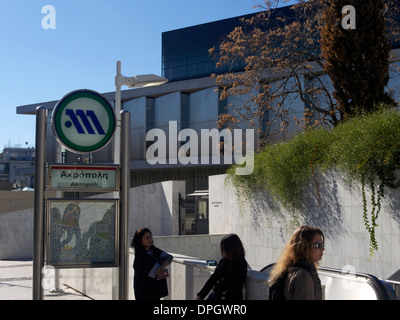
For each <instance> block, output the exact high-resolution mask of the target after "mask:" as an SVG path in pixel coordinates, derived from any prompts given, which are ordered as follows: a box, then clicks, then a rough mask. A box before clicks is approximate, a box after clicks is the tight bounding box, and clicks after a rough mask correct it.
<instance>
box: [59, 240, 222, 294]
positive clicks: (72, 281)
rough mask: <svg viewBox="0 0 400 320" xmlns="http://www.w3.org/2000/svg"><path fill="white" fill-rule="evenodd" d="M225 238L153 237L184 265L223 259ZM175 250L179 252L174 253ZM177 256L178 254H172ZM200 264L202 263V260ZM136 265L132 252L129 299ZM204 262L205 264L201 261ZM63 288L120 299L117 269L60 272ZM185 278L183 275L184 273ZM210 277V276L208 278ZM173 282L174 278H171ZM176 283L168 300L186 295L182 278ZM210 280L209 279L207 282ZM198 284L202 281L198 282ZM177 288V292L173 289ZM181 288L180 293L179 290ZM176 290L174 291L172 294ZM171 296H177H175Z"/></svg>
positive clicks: (130, 258)
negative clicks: (221, 244)
mask: <svg viewBox="0 0 400 320" xmlns="http://www.w3.org/2000/svg"><path fill="white" fill-rule="evenodd" d="M223 236H224V235H213V236H209V235H195V236H170V237H157V236H156V237H154V243H155V245H156V246H157V247H159V248H160V249H162V250H164V251H166V252H169V253H171V254H172V255H173V256H174V260H175V261H178V262H179V261H181V260H182V257H185V261H189V260H191V261H198V260H199V258H196V257H203V258H204V259H205V260H217V261H219V259H221V254H220V249H219V248H220V247H219V243H220V241H221V239H222V238H223ZM174 249H176V250H177V251H174ZM173 252H178V253H173ZM200 260H201V259H200ZM133 261H134V251H133V249H130V256H129V265H130V266H131V268H130V269H129V297H130V299H134V297H135V295H134V292H133V277H134V271H133ZM202 261H204V260H202ZM171 268H172V271H171V272H174V274H175V275H176V277H180V276H182V275H179V274H180V272H179V266H176V267H175V264H173V266H171V267H169V269H170V270H171ZM60 275H61V278H60V284H67V285H68V286H70V287H72V288H74V289H76V290H78V291H80V292H83V293H85V294H86V295H88V296H89V297H91V298H93V299H100V300H113V299H118V268H92V269H62V270H61V271H60ZM183 275H184V273H183ZM208 276H209V275H208ZM171 278H172V277H171ZM174 280H176V281H177V282H176V283H174V284H173V285H172V284H171V282H170V279H168V281H169V283H168V288H170V296H169V297H166V299H171V298H177V296H179V293H178V292H179V291H183V292H184V291H185V290H184V289H183V288H182V285H183V284H182V283H181V282H180V280H179V278H175V277H174ZM205 280H207V279H205ZM196 281H199V279H197V280H196ZM172 288H175V289H172ZM177 288H179V290H178V289H177ZM171 290H173V291H171ZM172 292H174V294H173V295H172Z"/></svg>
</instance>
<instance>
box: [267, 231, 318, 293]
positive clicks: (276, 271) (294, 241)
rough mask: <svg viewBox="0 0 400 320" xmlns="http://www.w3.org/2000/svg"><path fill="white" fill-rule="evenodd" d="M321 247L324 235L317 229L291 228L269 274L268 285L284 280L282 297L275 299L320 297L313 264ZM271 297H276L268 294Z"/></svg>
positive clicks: (315, 263) (316, 274) (316, 262)
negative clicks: (290, 233) (286, 240)
mask: <svg viewBox="0 0 400 320" xmlns="http://www.w3.org/2000/svg"><path fill="white" fill-rule="evenodd" d="M324 249H325V236H324V234H323V232H322V231H321V230H320V229H318V228H315V227H311V226H301V227H299V228H297V229H296V230H295V231H294V233H293V234H292V236H291V238H290V239H289V241H288V243H287V244H286V246H285V248H284V249H283V251H282V254H281V255H280V257H279V259H278V261H277V263H276V264H275V266H274V268H273V269H272V271H271V274H270V277H269V285H270V287H272V286H273V285H274V284H275V283H276V282H278V281H282V283H283V285H282V293H279V295H280V296H282V297H281V298H278V297H277V298H275V299H276V300H278V299H285V300H322V289H321V281H320V279H319V277H318V273H317V270H316V266H317V265H318V261H319V260H321V259H322V256H323V252H324ZM270 297H271V298H270V299H273V300H275V299H274V298H273V295H271V293H270Z"/></svg>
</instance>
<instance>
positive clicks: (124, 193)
mask: <svg viewBox="0 0 400 320" xmlns="http://www.w3.org/2000/svg"><path fill="white" fill-rule="evenodd" d="M167 81H168V80H167V79H164V78H162V77H158V76H156V75H152V74H148V75H141V76H136V77H125V76H123V75H122V74H121V61H117V75H116V77H115V87H116V90H115V106H114V109H115V110H114V111H115V116H116V119H117V128H116V130H115V134H114V163H115V164H118V165H119V164H120V165H121V171H120V172H121V188H120V228H119V252H120V264H119V272H118V297H119V299H120V300H127V299H129V294H128V292H129V289H128V287H129V185H130V183H129V181H130V178H129V171H130V166H129V162H130V159H129V135H130V114H129V112H123V117H122V121H121V87H122V86H128V87H130V88H138V87H150V86H157V85H160V84H163V83H165V82H167ZM121 127H122V128H123V135H122V138H123V139H122V140H123V141H122V142H121ZM121 144H123V145H124V148H123V149H122V151H123V155H122V161H121V154H120V150H121Z"/></svg>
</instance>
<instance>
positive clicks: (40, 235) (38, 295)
mask: <svg viewBox="0 0 400 320" xmlns="http://www.w3.org/2000/svg"><path fill="white" fill-rule="evenodd" d="M46 120H47V110H46V108H44V107H38V108H37V109H36V144H35V148H36V149H35V152H36V157H35V195H34V222H33V228H34V230H33V281H32V289H33V290H32V297H33V300H43V288H42V269H43V267H44V187H45V181H44V180H45V160H46Z"/></svg>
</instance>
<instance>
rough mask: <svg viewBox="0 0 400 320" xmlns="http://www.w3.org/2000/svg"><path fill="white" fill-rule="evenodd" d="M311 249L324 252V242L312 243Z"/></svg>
mask: <svg viewBox="0 0 400 320" xmlns="http://www.w3.org/2000/svg"><path fill="white" fill-rule="evenodd" d="M313 247H314V248H316V249H318V250H324V249H325V243H324V242H317V243H313Z"/></svg>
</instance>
